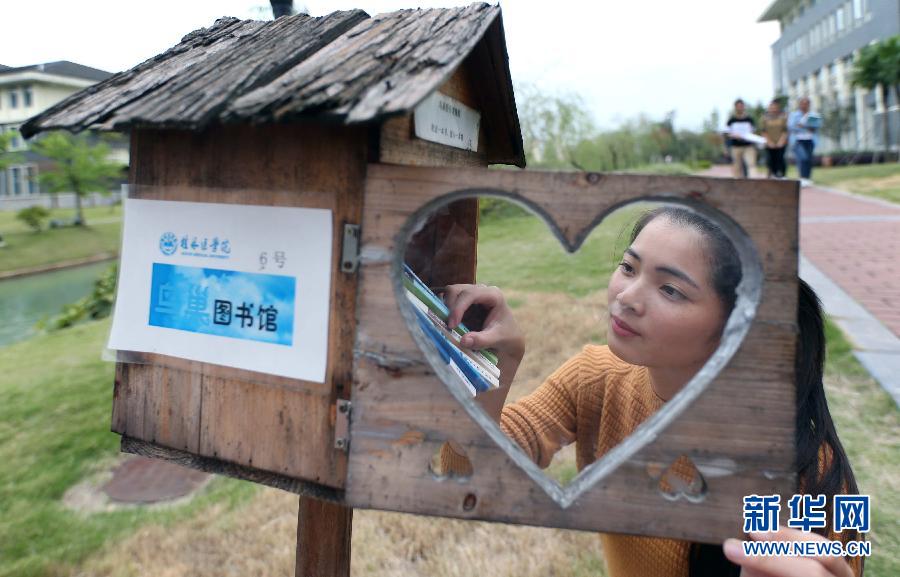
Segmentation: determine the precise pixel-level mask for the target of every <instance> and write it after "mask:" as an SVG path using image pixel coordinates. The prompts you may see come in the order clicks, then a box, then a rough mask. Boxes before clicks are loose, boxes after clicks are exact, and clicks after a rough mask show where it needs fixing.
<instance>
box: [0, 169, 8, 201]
mask: <svg viewBox="0 0 900 577" xmlns="http://www.w3.org/2000/svg"><path fill="white" fill-rule="evenodd" d="M7 172H8V171H6V170H0V196H6V195H7V194H8V193H7V191H6V181H7V180H9V175H8V174H7Z"/></svg>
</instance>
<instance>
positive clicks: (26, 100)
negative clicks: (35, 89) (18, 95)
mask: <svg viewBox="0 0 900 577" xmlns="http://www.w3.org/2000/svg"><path fill="white" fill-rule="evenodd" d="M31 103H32V97H31V87H30V86H26V87H25V88H23V89H22V106H24V107H25V108H31Z"/></svg>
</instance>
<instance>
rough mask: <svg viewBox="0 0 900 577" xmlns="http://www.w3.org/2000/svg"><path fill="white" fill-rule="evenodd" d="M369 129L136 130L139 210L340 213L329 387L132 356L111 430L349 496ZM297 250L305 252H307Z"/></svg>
mask: <svg viewBox="0 0 900 577" xmlns="http://www.w3.org/2000/svg"><path fill="white" fill-rule="evenodd" d="M366 142H367V133H366V130H365V129H363V128H358V127H357V128H348V127H343V126H325V125H315V124H304V125H292V126H277V125H270V126H254V127H251V126H243V125H235V126H225V127H216V128H212V129H210V130H208V131H205V132H202V133H192V132H187V131H174V130H171V131H166V130H136V131H134V132H133V133H132V146H131V158H132V165H131V182H132V183H134V184H136V185H138V186H136V187H135V195H136V196H139V197H141V198H155V199H165V200H187V201H201V202H222V203H236V204H260V205H269V206H304V207H311V208H328V209H331V210H332V211H333V217H334V220H333V227H334V238H333V245H332V246H333V258H332V260H333V263H332V265H333V268H332V270H333V273H332V278H331V283H332V294H331V314H330V318H329V337H328V340H329V349H328V350H329V357H328V367H327V371H326V382H325V383H324V384H321V383H309V382H305V381H299V380H294V379H287V378H283V377H275V376H272V375H263V374H260V373H253V372H250V371H242V370H238V369H230V368H225V367H217V366H212V365H207V364H203V363H196V362H190V361H185V360H182V359H174V358H171V357H160V356H152V355H140V356H139V357H138V358H135V357H133V356H132V355H128V357H127V358H128V359H129V360H137V361H140V362H139V363H129V364H127V365H123V364H120V365H119V367H117V373H116V390H115V399H114V403H113V430H114V431H116V432H118V433H120V434H123V435H126V436H128V437H131V438H134V439H138V440H142V441H147V442H152V443H154V444H156V445H159V446H162V447H169V448H173V449H179V450H185V451H188V452H191V453H195V454H197V455H200V456H205V457H214V458H216V459H221V460H223V461H227V462H229V463H235V464H238V465H244V466H247V467H253V468H256V469H260V470H264V471H269V472H273V473H279V474H282V475H286V476H290V477H295V478H299V479H306V480H310V481H313V482H317V483H321V484H323V485H327V486H330V487H337V488H340V487H342V486H343V483H344V479H345V477H346V455H345V454H344V453H343V452H340V451H336V450H334V448H333V447H334V412H333V408H334V404H335V400H336V398H339V397H340V398H347V397H348V396H349V390H348V388H349V383H350V382H351V371H352V354H353V350H352V343H353V335H354V332H355V316H354V310H355V300H356V288H357V287H356V276H355V275H348V274H345V273H342V272H340V271H339V263H340V258H341V243H342V237H343V225H344V224H345V223H359V222H360V218H361V210H362V183H363V180H364V175H365V170H366V165H365V159H366V157H367V153H366ZM298 248H299V247H298Z"/></svg>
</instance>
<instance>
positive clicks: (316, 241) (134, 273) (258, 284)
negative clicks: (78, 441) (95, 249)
mask: <svg viewBox="0 0 900 577" xmlns="http://www.w3.org/2000/svg"><path fill="white" fill-rule="evenodd" d="M331 244H332V216H331V211H330V210H325V209H310V208H288V207H271V206H249V205H237V204H211V203H200V202H171V201H160V200H136V199H127V200H125V228H124V233H123V238H122V256H121V264H120V270H119V285H118V291H117V297H116V308H115V316H114V318H113V327H112V332H111V333H110V338H109V348H111V349H116V350H124V351H139V352H147V353H160V354H164V355H170V356H173V357H180V358H184V359H190V360H194V361H201V362H207V363H215V364H218V365H225V366H228V367H235V368H239V369H247V370H251V371H259V372H263V373H270V374H275V375H281V376H285V377H292V378H296V379H303V380H307V381H315V382H324V381H325V367H326V364H327V360H328V358H327V357H328V314H329V308H330V307H329V301H330V295H331Z"/></svg>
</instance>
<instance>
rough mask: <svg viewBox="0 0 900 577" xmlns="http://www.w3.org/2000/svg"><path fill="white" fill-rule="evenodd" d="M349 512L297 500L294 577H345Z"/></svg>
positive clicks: (350, 522) (314, 501) (307, 499)
mask: <svg viewBox="0 0 900 577" xmlns="http://www.w3.org/2000/svg"><path fill="white" fill-rule="evenodd" d="M352 527H353V509H351V508H350V507H345V506H343V505H338V504H336V503H329V502H328V501H320V500H319V499H313V498H310V497H300V513H299V515H298V516H297V570H296V573H295V575H296V577H349V576H350V531H351V529H352Z"/></svg>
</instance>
